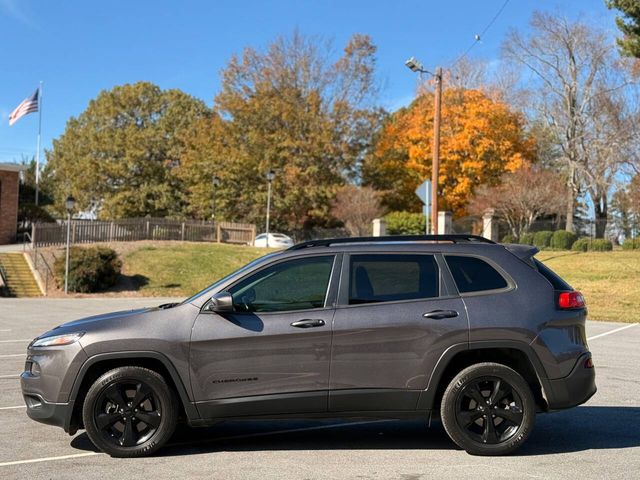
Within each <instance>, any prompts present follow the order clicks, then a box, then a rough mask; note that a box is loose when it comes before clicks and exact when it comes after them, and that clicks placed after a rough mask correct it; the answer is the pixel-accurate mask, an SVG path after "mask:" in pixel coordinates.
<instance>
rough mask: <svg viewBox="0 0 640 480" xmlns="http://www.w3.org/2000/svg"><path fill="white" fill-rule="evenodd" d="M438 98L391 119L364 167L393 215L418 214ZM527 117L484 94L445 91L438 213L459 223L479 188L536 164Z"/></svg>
mask: <svg viewBox="0 0 640 480" xmlns="http://www.w3.org/2000/svg"><path fill="white" fill-rule="evenodd" d="M432 146H433V94H431V93H429V92H427V93H424V94H421V95H419V96H418V98H416V99H415V100H414V101H413V103H412V104H411V105H410V106H408V107H406V108H403V109H400V110H399V111H397V112H395V113H394V114H392V115H391V116H390V117H389V118H388V119H387V122H386V123H385V125H384V126H383V128H382V130H381V132H380V133H379V135H378V139H377V142H376V146H375V149H374V150H373V151H372V152H371V153H370V154H369V155H368V156H367V158H366V159H365V161H364V164H363V183H364V184H367V185H370V186H373V187H374V188H376V189H378V190H382V191H383V192H384V194H383V204H384V205H385V206H386V207H388V208H389V209H391V210H409V211H418V210H420V208H421V205H420V204H419V202H418V201H417V199H416V198H415V195H414V190H415V188H416V187H417V186H418V185H419V184H420V183H421V182H422V181H423V180H424V179H426V178H429V179H430V178H431V161H432V158H433V152H432ZM534 156H535V155H534V141H533V140H532V139H530V138H528V136H527V134H526V132H525V130H524V116H523V115H522V114H521V113H519V112H515V111H513V110H512V109H511V108H510V107H509V106H508V105H507V104H505V103H503V102H501V101H499V100H496V99H493V98H491V97H490V96H489V95H488V94H487V93H485V92H482V91H480V90H453V89H449V90H445V92H444V95H443V103H442V122H441V138H440V176H439V178H440V180H439V184H440V185H439V191H438V194H439V198H440V203H439V209H440V210H450V211H452V212H453V213H454V215H455V216H456V217H460V216H463V215H465V213H466V211H465V210H466V207H467V205H468V203H469V201H470V199H471V197H472V195H473V193H474V191H475V189H476V188H477V187H478V186H480V185H496V184H497V183H499V182H500V177H501V176H502V175H503V174H504V173H506V172H513V171H515V170H517V169H518V168H519V167H520V166H522V165H523V164H525V163H528V162H531V161H532V160H533V158H534Z"/></svg>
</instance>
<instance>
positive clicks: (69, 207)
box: [64, 195, 76, 295]
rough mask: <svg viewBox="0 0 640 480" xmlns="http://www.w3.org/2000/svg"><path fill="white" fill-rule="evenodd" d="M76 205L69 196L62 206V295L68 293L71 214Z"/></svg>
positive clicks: (74, 200) (73, 199)
mask: <svg viewBox="0 0 640 480" xmlns="http://www.w3.org/2000/svg"><path fill="white" fill-rule="evenodd" d="M75 205H76V199H75V198H73V197H72V196H71V195H69V196H68V197H67V199H66V200H65V202H64V206H65V208H66V209H67V250H66V252H65V260H64V294H65V295H67V294H68V293H69V244H70V242H71V213H72V212H73V209H74V207H75Z"/></svg>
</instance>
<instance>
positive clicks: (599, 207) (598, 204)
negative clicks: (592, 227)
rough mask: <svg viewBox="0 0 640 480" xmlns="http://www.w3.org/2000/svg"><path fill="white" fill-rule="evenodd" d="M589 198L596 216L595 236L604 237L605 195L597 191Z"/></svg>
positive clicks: (605, 223)
mask: <svg viewBox="0 0 640 480" xmlns="http://www.w3.org/2000/svg"><path fill="white" fill-rule="evenodd" d="M591 200H592V201H593V209H594V212H595V217H596V218H595V220H596V238H604V234H605V232H606V230H607V210H608V208H607V207H608V206H607V195H606V194H601V193H599V194H597V195H594V196H592V198H591Z"/></svg>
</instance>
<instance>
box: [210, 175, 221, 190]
mask: <svg viewBox="0 0 640 480" xmlns="http://www.w3.org/2000/svg"><path fill="white" fill-rule="evenodd" d="M211 181H212V183H213V186H214V187H217V186H219V185H220V177H219V176H217V175H214V176H213V179H212V180H211Z"/></svg>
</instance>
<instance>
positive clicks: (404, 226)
mask: <svg viewBox="0 0 640 480" xmlns="http://www.w3.org/2000/svg"><path fill="white" fill-rule="evenodd" d="M384 219H385V221H386V222H387V234H389V235H420V234H423V233H425V229H426V220H425V217H424V215H422V214H421V213H411V212H391V213H389V214H387V215H385V217H384Z"/></svg>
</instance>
